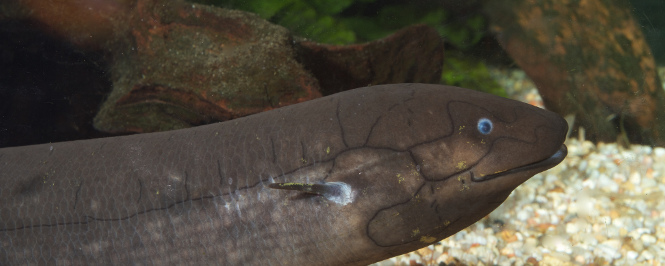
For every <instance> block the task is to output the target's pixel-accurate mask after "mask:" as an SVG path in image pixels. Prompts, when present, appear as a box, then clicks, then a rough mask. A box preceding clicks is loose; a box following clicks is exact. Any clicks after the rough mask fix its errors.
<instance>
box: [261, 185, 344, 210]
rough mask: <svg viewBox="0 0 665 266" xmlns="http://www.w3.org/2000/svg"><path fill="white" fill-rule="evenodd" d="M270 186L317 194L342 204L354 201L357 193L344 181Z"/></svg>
mask: <svg viewBox="0 0 665 266" xmlns="http://www.w3.org/2000/svg"><path fill="white" fill-rule="evenodd" d="M268 187H269V188H274V189H284V190H294V191H300V192H304V193H309V194H316V195H320V196H323V197H324V198H326V199H328V200H330V201H332V202H335V203H337V204H341V205H346V204H349V203H351V202H353V199H354V197H355V193H354V192H353V189H351V186H350V185H348V184H346V183H343V182H327V183H321V184H308V183H272V184H268Z"/></svg>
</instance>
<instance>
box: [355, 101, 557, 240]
mask: <svg viewBox="0 0 665 266" xmlns="http://www.w3.org/2000/svg"><path fill="white" fill-rule="evenodd" d="M419 101H420V103H419V104H418V105H417V106H412V107H411V109H412V112H411V113H410V114H407V115H417V114H420V115H425V116H427V117H428V120H429V121H430V122H429V123H422V124H420V125H414V126H421V128H419V129H417V130H420V131H422V132H429V133H427V135H430V134H432V132H438V137H435V138H432V139H429V140H426V141H419V142H418V143H413V144H411V145H409V146H408V147H406V150H408V152H409V157H411V159H412V160H413V161H414V163H415V164H416V165H417V168H418V174H419V175H420V176H422V179H423V180H424V182H423V183H422V185H420V186H414V188H415V191H413V193H412V196H411V197H410V198H408V199H405V200H403V201H401V202H397V203H394V204H392V205H389V206H385V207H383V208H381V209H380V210H377V212H376V214H375V215H374V216H373V217H372V219H371V220H370V221H369V223H368V226H367V234H368V236H369V237H370V238H371V239H372V240H373V241H374V242H375V244H376V245H379V246H383V247H398V246H401V245H405V244H408V243H415V242H418V243H420V245H422V246H425V245H427V244H430V243H433V242H435V241H438V240H440V239H443V238H446V237H448V236H450V235H452V234H454V233H456V232H458V231H459V230H461V229H463V228H465V227H467V226H469V225H471V224H473V223H475V222H476V221H478V220H479V219H481V218H482V217H484V216H485V215H487V214H489V213H490V212H491V211H492V210H494V209H495V208H497V207H498V206H499V205H500V204H501V203H502V202H503V201H504V200H505V199H506V197H508V195H509V194H510V193H511V191H512V190H513V189H515V188H516V187H517V186H519V185H520V184H522V183H523V182H525V181H526V180H528V179H529V178H530V177H532V176H533V175H535V174H537V173H539V172H542V171H544V170H547V169H549V168H551V167H553V166H555V165H557V164H558V163H560V162H561V161H562V160H563V159H564V157H565V156H566V154H567V150H566V146H565V145H564V144H563V142H564V140H565V136H566V133H567V130H568V126H567V124H566V121H565V120H564V119H563V118H561V116H559V115H557V114H555V113H553V112H550V111H547V110H544V109H540V108H537V107H534V106H531V105H528V104H524V103H521V102H517V101H513V100H510V99H505V98H500V97H496V96H492V95H487V94H484V93H479V92H475V91H469V90H465V89H459V88H454V89H451V91H449V92H447V93H443V94H431V95H429V97H428V98H427V99H419ZM437 103H438V104H437ZM437 119H438V120H437ZM412 120H413V121H415V120H418V119H412ZM414 124H418V123H414Z"/></svg>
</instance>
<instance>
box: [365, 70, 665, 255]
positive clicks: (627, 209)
mask: <svg viewBox="0 0 665 266" xmlns="http://www.w3.org/2000/svg"><path fill="white" fill-rule="evenodd" d="M659 72H660V73H663V74H665V71H663V70H662V69H661V70H660V71H659ZM492 73H493V75H494V76H495V78H496V79H497V81H499V83H501V84H502V85H504V87H506V88H507V90H508V93H509V94H510V95H517V96H515V97H516V98H518V99H520V100H522V101H525V102H529V103H531V104H534V105H540V103H541V102H540V98H539V97H538V95H537V91H536V90H535V87H534V86H533V84H531V83H530V82H529V81H528V79H526V77H524V74H523V73H520V71H499V70H492ZM661 79H663V78H662V76H661ZM663 80H665V79H663ZM520 92H521V93H520ZM566 145H567V146H568V157H567V158H566V159H565V160H564V161H563V162H562V163H561V164H559V165H558V166H556V167H554V168H552V169H550V170H548V171H545V172H543V173H540V174H538V175H536V176H534V177H532V178H531V179H530V180H528V181H527V182H525V183H524V184H522V185H521V186H519V187H518V188H517V189H516V190H515V191H513V193H512V194H511V195H510V197H508V199H507V200H506V202H504V204H503V205H501V206H500V207H499V208H498V209H496V210H495V211H494V212H492V213H491V214H490V215H488V216H487V217H485V218H484V219H482V220H480V221H479V222H477V223H476V224H474V225H472V226H470V227H468V228H466V229H464V230H462V231H460V232H458V233H457V234H455V235H453V236H451V237H449V238H447V239H444V240H443V241H441V242H439V243H437V244H434V245H431V246H429V247H426V248H423V249H421V250H418V251H415V252H412V253H409V254H405V255H402V256H398V257H395V258H392V259H389V260H386V261H383V262H379V263H377V265H419V264H420V265H451V264H452V265H664V264H665V200H662V199H663V197H664V195H665V149H663V148H651V147H648V146H639V145H632V146H631V148H630V149H624V148H622V147H620V146H618V145H616V144H614V143H612V144H602V143H601V144H598V145H594V144H593V143H591V142H589V141H585V140H583V139H580V138H572V139H568V140H567V141H566ZM442 263H444V264H442Z"/></svg>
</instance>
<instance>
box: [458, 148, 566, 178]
mask: <svg viewBox="0 0 665 266" xmlns="http://www.w3.org/2000/svg"><path fill="white" fill-rule="evenodd" d="M567 154H568V148H567V147H566V145H563V144H562V145H561V148H559V150H557V151H556V152H555V153H554V154H552V156H550V157H548V158H546V159H544V160H541V161H538V162H535V163H531V164H527V165H523V166H520V167H517V168H513V169H510V170H506V171H503V172H498V173H494V174H491V175H485V176H480V177H476V176H474V174H473V172H471V180H472V181H474V182H483V181H487V180H491V179H494V178H497V177H502V176H505V175H510V174H514V173H518V172H523V171H528V170H534V169H539V170H540V171H545V170H547V169H550V168H552V167H554V166H555V165H557V164H559V163H560V162H561V161H563V159H564V158H566V155H567Z"/></svg>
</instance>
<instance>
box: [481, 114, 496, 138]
mask: <svg viewBox="0 0 665 266" xmlns="http://www.w3.org/2000/svg"><path fill="white" fill-rule="evenodd" d="M493 128H494V125H493V124H492V121H491V120H489V119H487V118H481V119H480V120H478V132H480V134H483V135H487V134H489V133H490V132H492V129H493Z"/></svg>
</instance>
